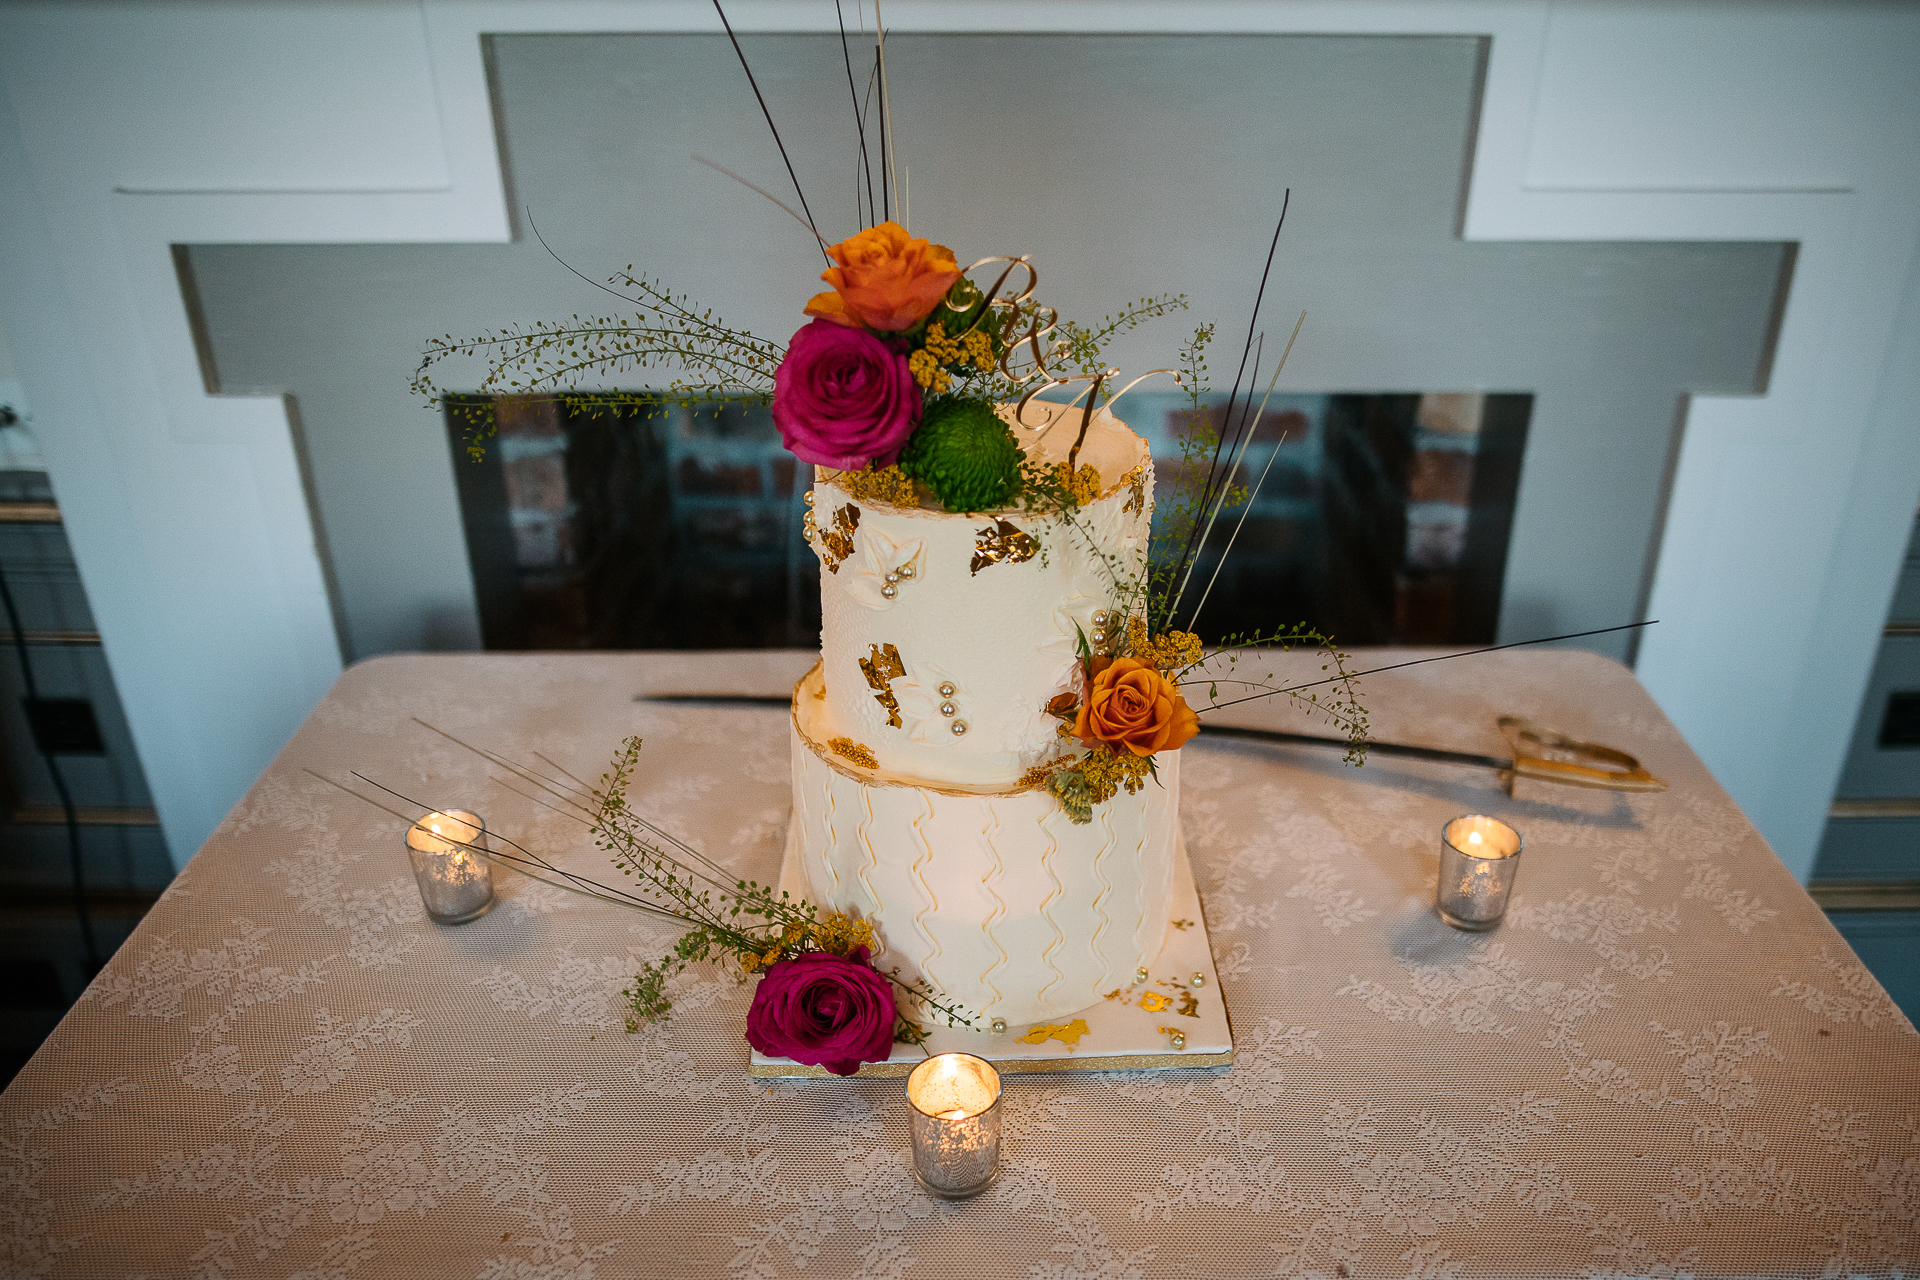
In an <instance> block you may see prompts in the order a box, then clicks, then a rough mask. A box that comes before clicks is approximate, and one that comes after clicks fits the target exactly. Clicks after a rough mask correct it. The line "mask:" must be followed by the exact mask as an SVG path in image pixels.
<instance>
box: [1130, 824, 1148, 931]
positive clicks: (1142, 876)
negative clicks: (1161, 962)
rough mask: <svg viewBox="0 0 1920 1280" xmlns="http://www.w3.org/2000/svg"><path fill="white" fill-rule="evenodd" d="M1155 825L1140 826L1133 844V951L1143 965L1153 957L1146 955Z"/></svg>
mask: <svg viewBox="0 0 1920 1280" xmlns="http://www.w3.org/2000/svg"><path fill="white" fill-rule="evenodd" d="M1152 826H1153V824H1152V823H1151V822H1143V823H1141V824H1140V834H1139V835H1138V836H1137V837H1136V838H1135V839H1134V842H1133V884H1134V893H1133V949H1134V951H1135V952H1136V953H1137V954H1138V955H1139V957H1140V963H1141V964H1148V963H1151V962H1152V960H1153V957H1152V956H1150V955H1148V954H1147V953H1146V951H1147V939H1146V931H1147V928H1148V923H1147V915H1148V912H1147V884H1146V871H1147V845H1148V843H1149V842H1150V841H1151V840H1152V839H1153V832H1152Z"/></svg>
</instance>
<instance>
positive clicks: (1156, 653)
mask: <svg viewBox="0 0 1920 1280" xmlns="http://www.w3.org/2000/svg"><path fill="white" fill-rule="evenodd" d="M1127 651H1128V652H1129V653H1131V654H1132V655H1133V656H1134V657H1136V658H1138V659H1140V661H1142V662H1146V663H1151V664H1152V665H1153V666H1155V667H1158V668H1159V669H1160V670H1162V671H1177V670H1179V669H1180V668H1182V667H1190V666H1192V665H1193V664H1194V663H1196V662H1198V661H1200V658H1201V656H1202V655H1201V651H1200V637H1199V636H1197V635H1195V634H1193V632H1191V631H1164V632H1162V633H1161V634H1159V635H1157V636H1155V637H1153V638H1152V639H1149V638H1148V637H1147V622H1146V619H1145V618H1128V619H1127Z"/></svg>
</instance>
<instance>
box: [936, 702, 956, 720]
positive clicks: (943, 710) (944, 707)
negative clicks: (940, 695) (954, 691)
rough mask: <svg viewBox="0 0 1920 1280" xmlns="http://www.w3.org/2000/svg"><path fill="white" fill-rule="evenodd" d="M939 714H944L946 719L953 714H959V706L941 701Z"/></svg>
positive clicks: (950, 717)
mask: <svg viewBox="0 0 1920 1280" xmlns="http://www.w3.org/2000/svg"><path fill="white" fill-rule="evenodd" d="M940 714H941V715H943V716H946V717H947V718H948V719H952V718H953V717H954V716H957V715H959V714H960V708H958V707H956V706H954V705H953V704H952V703H951V702H943V703H941V704H940Z"/></svg>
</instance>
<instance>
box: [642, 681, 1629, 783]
mask: <svg viewBox="0 0 1920 1280" xmlns="http://www.w3.org/2000/svg"><path fill="white" fill-rule="evenodd" d="M633 700H634V701H635V702H665V703H679V704H691V705H698V706H709V707H786V706H788V705H790V704H791V703H792V698H791V697H789V696H788V695H786V694H746V693H636V694H635V695H634V696H633ZM1499 725H1500V733H1501V735H1502V736H1503V737H1505V738H1506V740H1507V742H1508V744H1509V745H1511V746H1512V748H1513V756H1512V758H1511V759H1502V758H1501V757H1499V756H1483V755H1479V754H1476V753H1474V752H1471V751H1448V750H1446V749H1444V748H1441V747H1414V746H1408V745H1406V744H1404V743H1399V742H1374V741H1369V742H1368V743H1367V750H1368V751H1370V752H1379V753H1380V754H1381V755H1388V756H1407V757H1410V758H1412V759H1415V760H1438V761H1442V762H1444V763H1447V764H1471V765H1479V766H1480V767H1482V768H1487V769H1492V770H1493V771H1494V772H1495V773H1497V774H1499V775H1500V778H1501V780H1502V781H1503V782H1504V783H1505V784H1506V788H1507V794H1508V795H1512V794H1513V782H1514V779H1515V778H1531V779H1533V780H1534V781H1536V782H1557V783H1560V784H1561V785H1563V786H1569V787H1595V788H1599V789H1601V790H1605V791H1665V790H1666V789H1667V784H1666V783H1665V782H1664V781H1662V780H1661V779H1659V778H1656V777H1654V776H1653V775H1652V774H1651V773H1649V772H1647V770H1646V769H1645V768H1644V767H1643V766H1642V765H1641V763H1640V761H1639V760H1637V759H1635V758H1634V757H1633V756H1630V755H1628V754H1627V753H1626V752H1624V751H1620V750H1617V749H1616V748H1613V747H1609V746H1605V745H1603V744H1601V743H1598V742H1583V741H1581V740H1580V739H1578V738H1572V737H1568V736H1567V735H1566V734H1564V733H1561V732H1560V731H1559V730H1558V729H1553V728H1550V727H1548V726H1547V725H1543V724H1540V723H1538V722H1536V721H1533V720H1528V719H1525V718H1524V717H1521V716H1501V717H1500V720H1499ZM1200 732H1201V733H1203V734H1206V735H1208V736H1210V737H1216V738H1241V739H1245V740H1247V741H1251V742H1277V743H1288V744H1297V745H1301V746H1315V747H1339V748H1341V749H1342V750H1345V749H1346V747H1347V745H1348V743H1347V740H1346V739H1345V738H1333V737H1323V736H1321V735H1319V734H1312V733H1286V732H1283V731H1282V730H1279V729H1254V728H1248V727H1244V726H1241V725H1233V724H1209V723H1207V722H1206V721H1204V720H1203V721H1201V722H1200Z"/></svg>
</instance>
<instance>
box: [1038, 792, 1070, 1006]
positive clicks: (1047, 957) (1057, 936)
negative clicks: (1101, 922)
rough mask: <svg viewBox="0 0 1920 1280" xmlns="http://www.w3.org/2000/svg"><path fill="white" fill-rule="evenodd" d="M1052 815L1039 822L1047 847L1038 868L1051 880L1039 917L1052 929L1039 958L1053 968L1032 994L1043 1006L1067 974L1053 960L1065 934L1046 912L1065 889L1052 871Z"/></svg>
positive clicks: (1054, 848) (1056, 845)
mask: <svg viewBox="0 0 1920 1280" xmlns="http://www.w3.org/2000/svg"><path fill="white" fill-rule="evenodd" d="M1052 817H1053V815H1051V814H1050V815H1048V820H1047V821H1043V822H1042V823H1041V824H1040V830H1041V832H1042V833H1043V834H1044V835H1045V836H1046V837H1047V847H1046V848H1044V849H1042V850H1041V851H1040V869H1041V870H1042V871H1044V872H1046V873H1047V879H1049V880H1051V881H1053V892H1052V893H1050V894H1048V895H1047V899H1046V901H1045V902H1042V903H1041V904H1040V918H1041V919H1042V920H1045V921H1046V922H1047V927H1048V928H1050V929H1052V930H1053V941H1052V942H1049V943H1048V944H1047V949H1046V950H1045V951H1042V952H1041V953H1040V958H1041V959H1042V960H1044V961H1046V964H1047V968H1049V969H1051V970H1053V981H1052V982H1049V983H1048V984H1047V985H1046V986H1044V987H1042V988H1040V990H1039V991H1038V992H1036V993H1035V995H1034V999H1035V1000H1037V1001H1039V1002H1040V1004H1041V1007H1043V1008H1044V1007H1046V999H1047V992H1049V991H1051V990H1053V989H1054V988H1055V987H1057V986H1059V985H1060V984H1061V983H1062V982H1065V981H1066V980H1067V975H1066V974H1064V973H1062V972H1061V971H1060V966H1059V965H1057V964H1055V963H1054V962H1053V953H1054V951H1055V949H1056V948H1058V947H1059V946H1060V944H1061V943H1063V942H1065V941H1066V940H1067V935H1066V934H1065V933H1063V932H1062V931H1061V929H1060V926H1059V924H1057V923H1056V922H1055V921H1054V918H1053V917H1052V916H1050V915H1048V914H1047V908H1048V907H1049V906H1051V905H1053V901H1054V899H1056V898H1058V897H1059V896H1060V895H1061V894H1063V893H1065V892H1066V891H1067V886H1066V885H1065V883H1063V882H1062V881H1061V879H1060V877H1059V876H1057V875H1055V874H1054V872H1053V864H1052V859H1053V855H1054V854H1055V853H1058V852H1059V850H1060V842H1059V841H1058V840H1056V839H1054V836H1053V831H1052V829H1051V828H1050V826H1049V825H1048V823H1049V822H1050V821H1051V819H1052Z"/></svg>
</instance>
